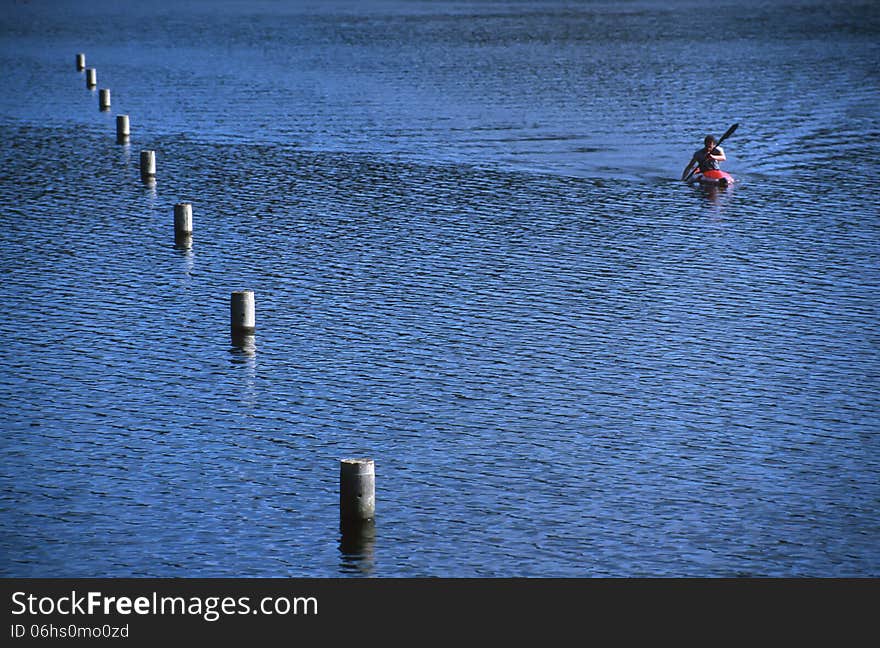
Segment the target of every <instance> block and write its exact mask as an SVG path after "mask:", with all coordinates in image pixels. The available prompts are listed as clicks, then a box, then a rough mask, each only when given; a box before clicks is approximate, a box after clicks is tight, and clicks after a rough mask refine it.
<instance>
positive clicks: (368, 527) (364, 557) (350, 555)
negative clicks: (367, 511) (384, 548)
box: [339, 519, 376, 576]
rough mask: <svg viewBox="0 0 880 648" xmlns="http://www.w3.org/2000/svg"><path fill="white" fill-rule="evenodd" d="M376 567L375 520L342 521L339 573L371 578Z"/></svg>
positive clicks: (340, 524) (340, 527) (340, 525)
mask: <svg viewBox="0 0 880 648" xmlns="http://www.w3.org/2000/svg"><path fill="white" fill-rule="evenodd" d="M375 566H376V522H375V520H372V519H370V520H360V521H346V520H343V521H340V523H339V571H340V572H342V573H343V574H361V575H363V576H369V575H371V574H372V573H373V569H374V568H375Z"/></svg>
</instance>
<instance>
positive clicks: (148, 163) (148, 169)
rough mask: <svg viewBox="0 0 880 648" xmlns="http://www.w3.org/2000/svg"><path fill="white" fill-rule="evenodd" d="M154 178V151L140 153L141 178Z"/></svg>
mask: <svg viewBox="0 0 880 648" xmlns="http://www.w3.org/2000/svg"><path fill="white" fill-rule="evenodd" d="M155 177H156V151H141V178H142V179H144V180H149V179H150V178H155Z"/></svg>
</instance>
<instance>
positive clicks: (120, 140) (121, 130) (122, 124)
mask: <svg viewBox="0 0 880 648" xmlns="http://www.w3.org/2000/svg"><path fill="white" fill-rule="evenodd" d="M130 138H131V127H130V125H129V123H128V115H116V143H117V144H125V143H126V142H127V141H129V139H130Z"/></svg>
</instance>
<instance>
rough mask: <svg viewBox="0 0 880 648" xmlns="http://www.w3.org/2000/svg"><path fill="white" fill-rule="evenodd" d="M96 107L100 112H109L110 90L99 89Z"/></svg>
mask: <svg viewBox="0 0 880 648" xmlns="http://www.w3.org/2000/svg"><path fill="white" fill-rule="evenodd" d="M98 97H99V99H98V106H99V108H100V109H101V110H110V89H109V88H101V90H100V91H99V92H98Z"/></svg>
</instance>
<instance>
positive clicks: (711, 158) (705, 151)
mask: <svg viewBox="0 0 880 648" xmlns="http://www.w3.org/2000/svg"><path fill="white" fill-rule="evenodd" d="M703 144H705V146H703V148H701V149H700V150H698V151H694V156H693V157H692V158H691V161H690V162H688V163H687V166H686V167H685V168H684V171H683V172H682V174H681V179H682V180H686V179H687V178H688V177H689V176H690V174H691V167H692V166H694V164H697V165H699V167H700V172H701V173H706V172H707V171H712V170H720V169H721V165H719V164H718V163H719V162H724V160H726V159H727V156H726V155H724V149H722V148H721V147H720V146H718V144H719V142H718V141H717V140H716V139H715V137H714V135H706V137H705V138H704V139H703Z"/></svg>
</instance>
